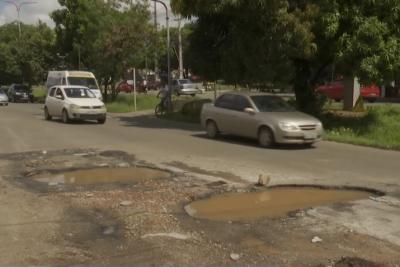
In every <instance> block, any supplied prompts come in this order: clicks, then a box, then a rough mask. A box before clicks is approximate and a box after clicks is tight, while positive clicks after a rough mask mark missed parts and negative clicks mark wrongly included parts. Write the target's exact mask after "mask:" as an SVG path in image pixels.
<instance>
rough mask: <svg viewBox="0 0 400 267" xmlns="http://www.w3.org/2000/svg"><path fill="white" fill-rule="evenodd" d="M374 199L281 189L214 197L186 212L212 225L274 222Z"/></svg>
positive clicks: (357, 192)
mask: <svg viewBox="0 0 400 267" xmlns="http://www.w3.org/2000/svg"><path fill="white" fill-rule="evenodd" d="M371 195H373V193H371V192H367V191H361V190H339V189H320V188H313V187H280V188H271V189H269V190H265V191H260V192H249V193H226V194H221V195H217V196H213V197H211V198H208V199H203V200H198V201H194V202H192V203H190V204H188V205H186V206H185V211H186V212H187V213H188V214H189V215H190V216H192V217H195V218H199V219H208V220H213V221H248V220H257V219H262V218H272V219H274V218H280V217H284V216H286V215H287V214H288V213H290V212H293V211H297V210H303V209H306V208H310V207H315V206H324V205H329V204H335V203H343V202H350V201H355V200H361V199H366V198H368V197H369V196H371Z"/></svg>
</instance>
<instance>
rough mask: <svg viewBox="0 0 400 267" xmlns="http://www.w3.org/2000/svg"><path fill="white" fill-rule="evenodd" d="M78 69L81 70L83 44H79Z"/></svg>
mask: <svg viewBox="0 0 400 267" xmlns="http://www.w3.org/2000/svg"><path fill="white" fill-rule="evenodd" d="M78 70H81V45H80V44H79V45H78Z"/></svg>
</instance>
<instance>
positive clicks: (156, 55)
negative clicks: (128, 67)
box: [154, 1, 158, 81]
mask: <svg viewBox="0 0 400 267" xmlns="http://www.w3.org/2000/svg"><path fill="white" fill-rule="evenodd" d="M154 32H155V37H156V38H154V43H155V44H157V43H158V35H157V33H158V26H157V3H156V1H154ZM157 58H158V53H157V48H156V49H154V75H155V80H156V81H157V78H158V77H157V75H158V59H157Z"/></svg>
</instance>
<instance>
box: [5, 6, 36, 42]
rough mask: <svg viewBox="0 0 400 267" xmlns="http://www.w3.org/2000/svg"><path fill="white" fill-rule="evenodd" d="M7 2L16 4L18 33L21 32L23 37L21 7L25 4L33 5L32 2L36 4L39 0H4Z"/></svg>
mask: <svg viewBox="0 0 400 267" xmlns="http://www.w3.org/2000/svg"><path fill="white" fill-rule="evenodd" d="M4 2H5V3H7V4H10V5H13V6H15V8H16V10H17V18H18V19H17V23H18V33H19V39H21V35H22V30H21V19H20V12H21V8H22V7H23V6H25V5H32V4H36V3H37V2H32V1H26V2H21V3H19V2H17V1H16V0H8V1H4Z"/></svg>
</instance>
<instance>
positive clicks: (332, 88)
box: [317, 81, 381, 102]
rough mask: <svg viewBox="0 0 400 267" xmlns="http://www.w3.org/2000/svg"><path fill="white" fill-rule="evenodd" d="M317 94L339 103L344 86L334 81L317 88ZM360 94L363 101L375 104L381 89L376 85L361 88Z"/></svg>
mask: <svg viewBox="0 0 400 267" xmlns="http://www.w3.org/2000/svg"><path fill="white" fill-rule="evenodd" d="M317 92H319V93H321V94H324V95H326V96H327V97H328V98H330V99H333V100H335V101H341V100H343V95H344V85H343V83H342V82H341V81H335V82H332V83H328V84H325V85H321V86H319V87H318V88H317ZM360 94H361V96H362V97H363V98H364V99H365V100H367V101H369V102H375V101H376V100H377V99H378V98H379V97H380V95H381V89H380V88H379V87H378V86H376V85H369V86H362V87H361V89H360Z"/></svg>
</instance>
